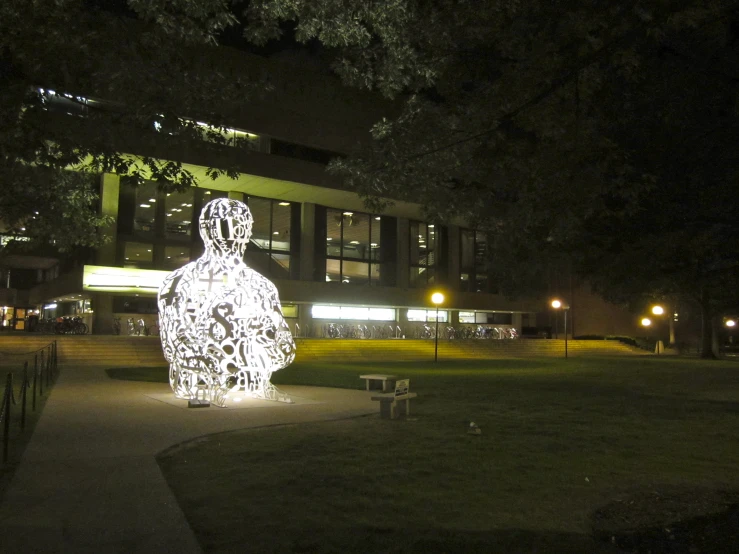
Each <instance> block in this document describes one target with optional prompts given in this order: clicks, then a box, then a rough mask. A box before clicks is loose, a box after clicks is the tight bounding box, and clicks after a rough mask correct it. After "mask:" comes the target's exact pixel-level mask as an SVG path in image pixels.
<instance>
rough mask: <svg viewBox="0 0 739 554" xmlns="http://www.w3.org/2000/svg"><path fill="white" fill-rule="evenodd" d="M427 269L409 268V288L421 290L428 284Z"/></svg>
mask: <svg viewBox="0 0 739 554" xmlns="http://www.w3.org/2000/svg"><path fill="white" fill-rule="evenodd" d="M428 271H429V270H428V268H426V267H411V268H410V283H409V284H410V287H411V288H421V287H425V286H426V284H427V283H428V281H427V279H428Z"/></svg>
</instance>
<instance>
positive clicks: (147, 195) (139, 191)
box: [133, 181, 157, 238]
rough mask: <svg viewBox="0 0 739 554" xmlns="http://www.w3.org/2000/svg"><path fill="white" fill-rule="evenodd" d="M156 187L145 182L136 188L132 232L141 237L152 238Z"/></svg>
mask: <svg viewBox="0 0 739 554" xmlns="http://www.w3.org/2000/svg"><path fill="white" fill-rule="evenodd" d="M156 213H157V185H156V183H154V182H152V181H146V182H145V183H142V184H141V185H139V186H138V187H136V204H135V208H134V216H133V232H134V233H135V234H136V235H139V236H143V237H147V238H148V237H153V236H154V233H155V229H156V224H155V222H156Z"/></svg>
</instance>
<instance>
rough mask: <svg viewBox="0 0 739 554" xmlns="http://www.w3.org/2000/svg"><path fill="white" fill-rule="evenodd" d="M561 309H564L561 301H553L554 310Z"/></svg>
mask: <svg viewBox="0 0 739 554" xmlns="http://www.w3.org/2000/svg"><path fill="white" fill-rule="evenodd" d="M561 307H562V302H561V301H559V300H552V308H554V309H555V310H558V309H559V308H561Z"/></svg>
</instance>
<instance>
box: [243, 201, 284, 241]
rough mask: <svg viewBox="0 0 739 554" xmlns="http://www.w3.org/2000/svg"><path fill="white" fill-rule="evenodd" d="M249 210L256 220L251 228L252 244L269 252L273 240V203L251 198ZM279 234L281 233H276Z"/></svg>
mask: <svg viewBox="0 0 739 554" xmlns="http://www.w3.org/2000/svg"><path fill="white" fill-rule="evenodd" d="M248 204H249V210H250V211H251V216H252V217H253V218H254V224H253V225H252V228H251V243H252V244H253V245H256V246H257V247H258V248H259V249H261V250H263V251H266V252H269V250H270V241H271V239H272V226H271V219H272V213H271V212H272V202H271V201H270V200H267V199H264V198H254V197H249V202H248ZM275 232H277V233H279V231H275Z"/></svg>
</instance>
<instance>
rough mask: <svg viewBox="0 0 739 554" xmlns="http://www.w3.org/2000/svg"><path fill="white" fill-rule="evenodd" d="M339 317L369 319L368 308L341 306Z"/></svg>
mask: <svg viewBox="0 0 739 554" xmlns="http://www.w3.org/2000/svg"><path fill="white" fill-rule="evenodd" d="M341 319H361V320H363V321H364V320H367V319H369V308H355V307H353V306H342V308H341Z"/></svg>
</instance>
